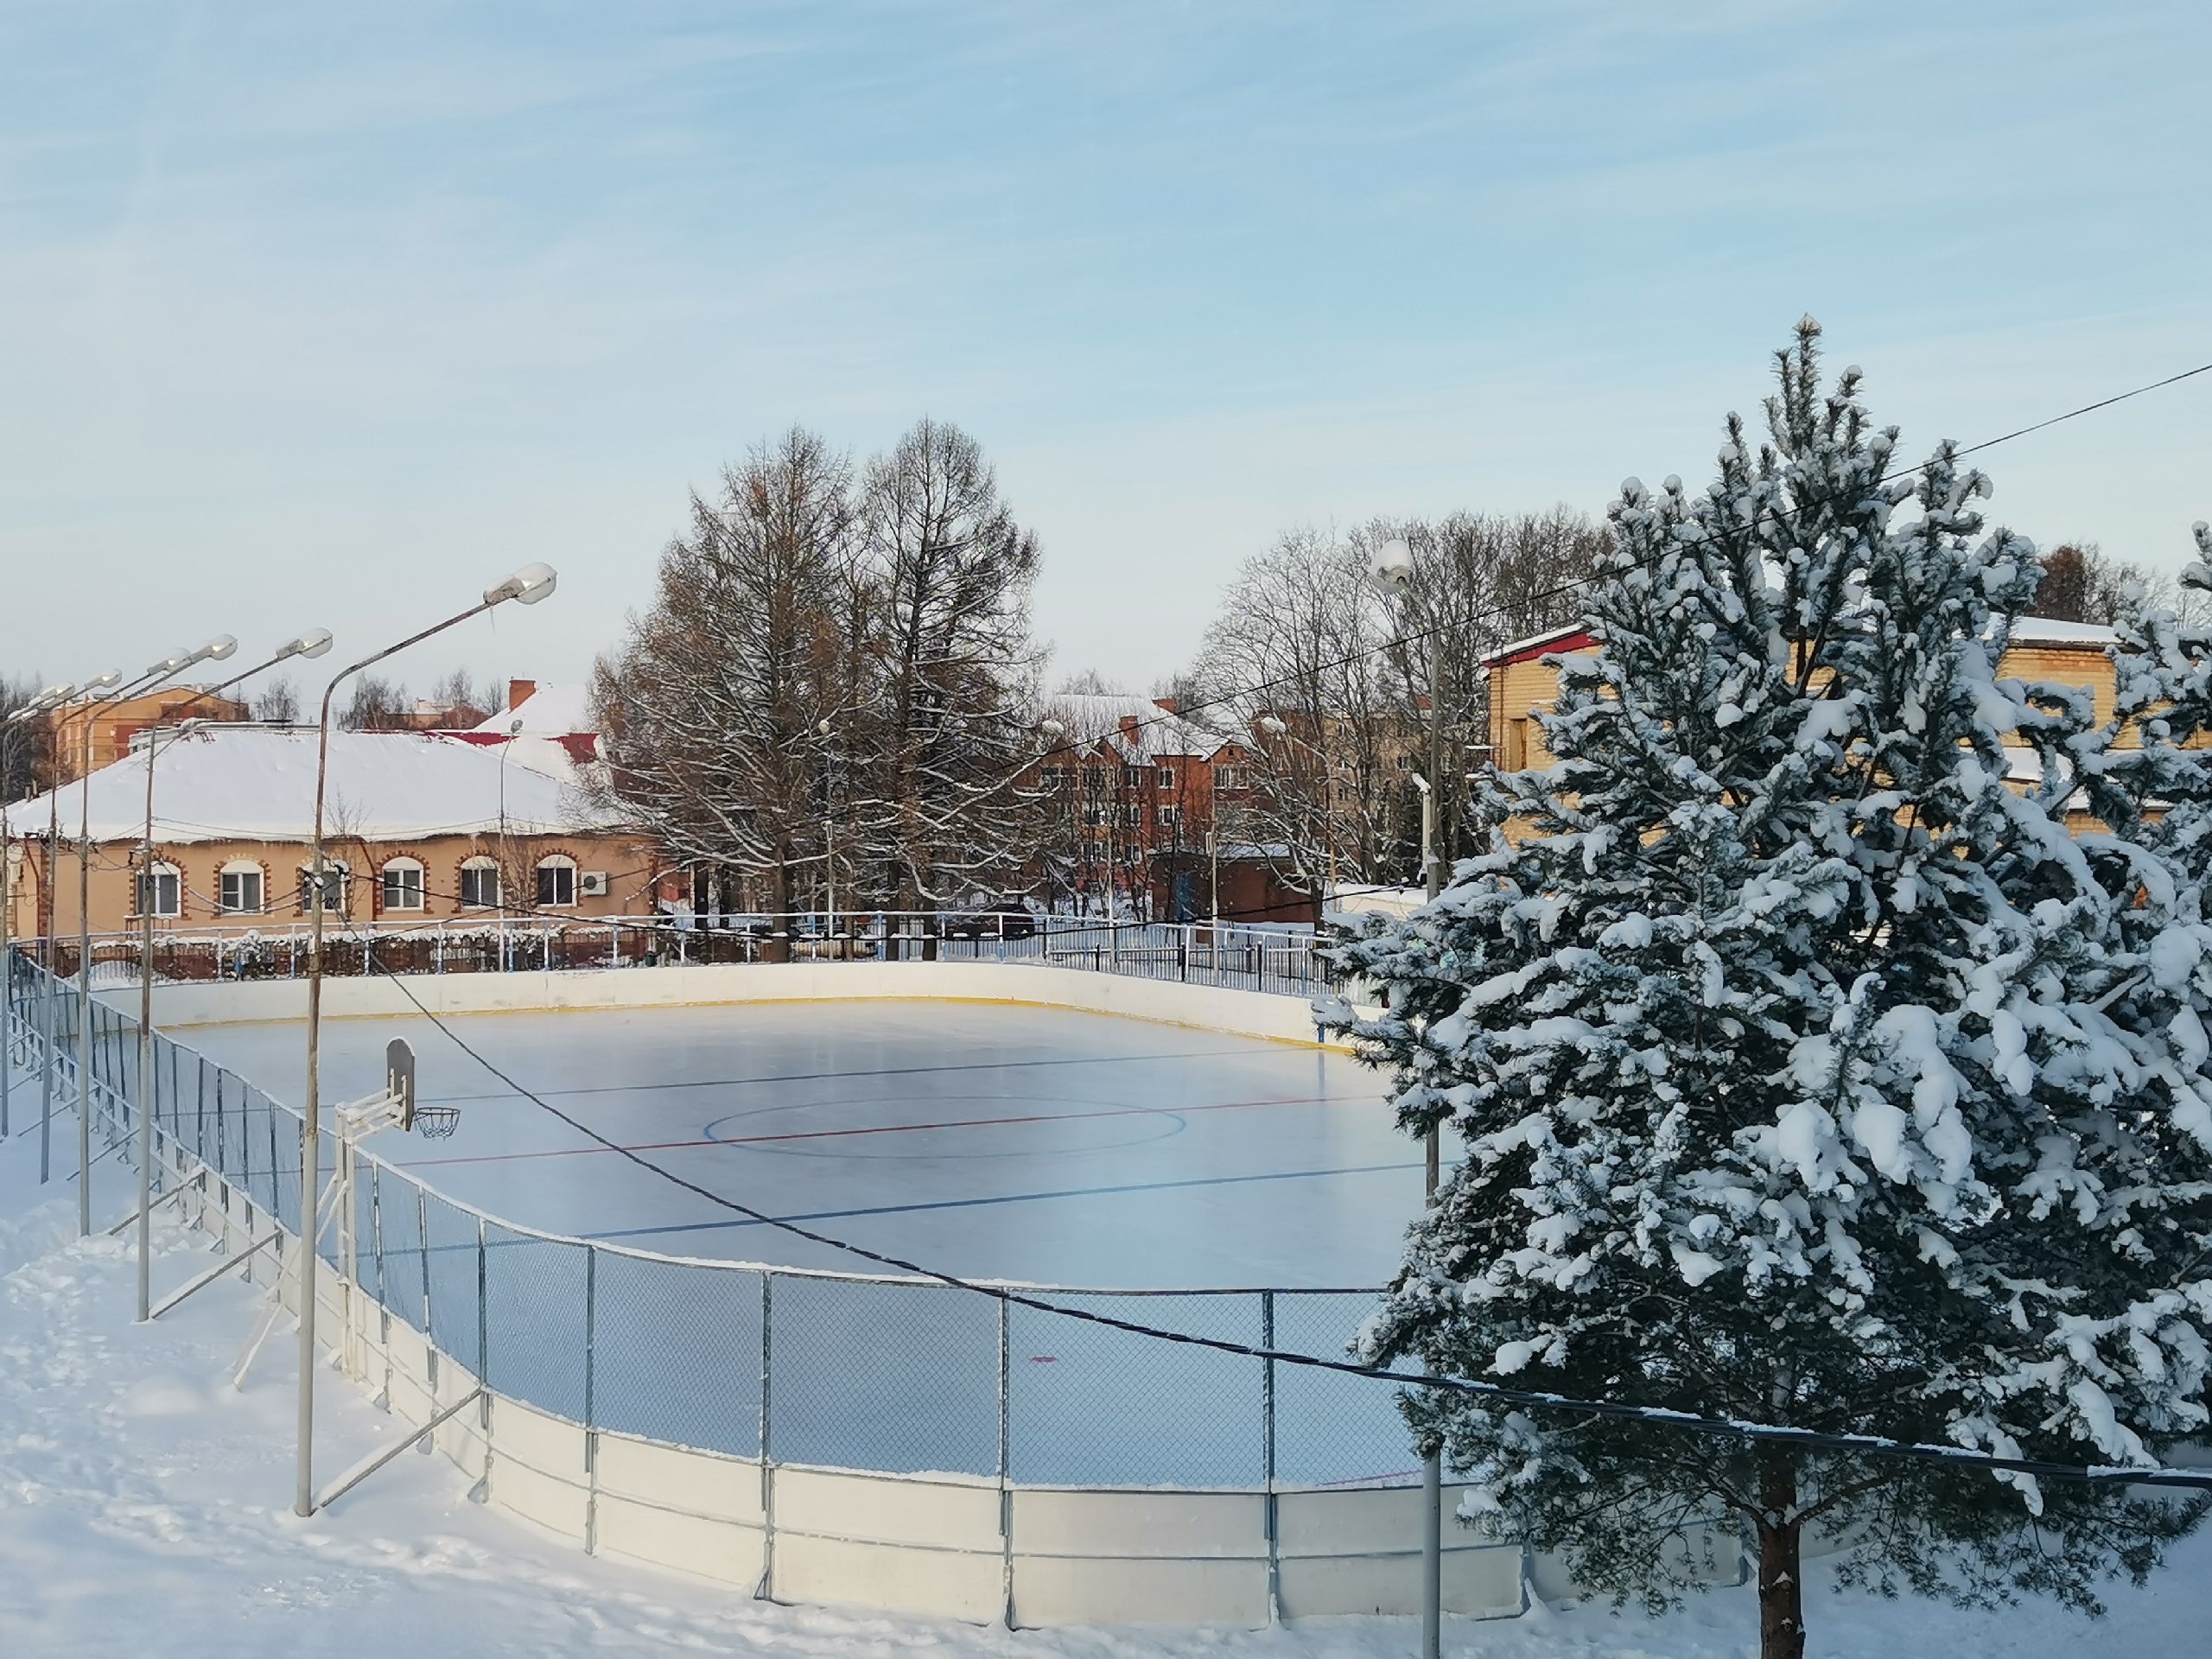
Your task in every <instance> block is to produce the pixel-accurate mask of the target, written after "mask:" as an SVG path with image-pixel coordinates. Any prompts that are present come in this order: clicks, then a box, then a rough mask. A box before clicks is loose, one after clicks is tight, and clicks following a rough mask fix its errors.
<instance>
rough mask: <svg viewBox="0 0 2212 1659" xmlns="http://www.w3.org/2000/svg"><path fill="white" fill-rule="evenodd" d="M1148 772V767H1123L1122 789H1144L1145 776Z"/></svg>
mask: <svg viewBox="0 0 2212 1659" xmlns="http://www.w3.org/2000/svg"><path fill="white" fill-rule="evenodd" d="M1148 770H1150V768H1148V767H1146V766H1123V767H1122V788H1124V789H1142V788H1143V787H1144V775H1145V773H1146V772H1147V771H1148Z"/></svg>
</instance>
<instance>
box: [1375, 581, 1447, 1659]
mask: <svg viewBox="0 0 2212 1659" xmlns="http://www.w3.org/2000/svg"><path fill="white" fill-rule="evenodd" d="M1374 575H1375V580H1376V585H1377V586H1379V587H1380V588H1382V589H1383V591H1384V592H1385V593H1387V594H1389V595H1390V596H1391V597H1392V598H1393V599H1394V600H1395V601H1397V602H1398V607H1399V608H1398V615H1399V620H1400V621H1401V623H1402V622H1403V621H1404V620H1405V619H1406V617H1407V614H1408V610H1409V609H1410V607H1409V606H1408V604H1407V602H1406V601H1408V599H1409V598H1410V597H1411V595H1412V593H1413V586H1414V550H1413V549H1412V548H1411V547H1409V546H1408V545H1407V544H1406V543H1405V542H1404V541H1402V539H1400V538H1398V537H1391V538H1390V539H1389V541H1387V542H1385V543H1383V545H1382V546H1381V547H1379V548H1377V549H1376V554H1375V566H1374ZM1443 672H1444V636H1443V632H1442V631H1441V630H1440V629H1438V628H1435V627H1431V628H1430V630H1429V632H1428V772H1427V776H1425V777H1424V776H1422V775H1421V774H1420V773H1418V772H1416V773H1415V774H1414V787H1415V788H1416V789H1418V790H1419V791H1421V886H1422V887H1423V889H1424V890H1425V891H1426V893H1427V896H1428V897H1429V898H1430V899H1434V898H1435V897H1436V895H1437V894H1438V893H1441V892H1442V891H1443V890H1444V867H1443V863H1442V861H1440V858H1439V857H1438V855H1437V849H1436V791H1437V789H1438V788H1439V786H1440V785H1441V783H1442V781H1443V779H1442V775H1441V774H1442V769H1443V750H1444V699H1443V697H1442V696H1441V695H1440V693H1441V690H1442V685H1443ZM1439 1141H1440V1135H1439V1130H1438V1126H1436V1125H1434V1124H1431V1125H1430V1126H1429V1130H1428V1135H1427V1141H1426V1143H1425V1145H1424V1146H1423V1147H1422V1164H1423V1167H1424V1192H1425V1193H1426V1196H1427V1199H1428V1201H1429V1202H1430V1203H1432V1204H1433V1203H1434V1202H1435V1199H1436V1185H1437V1176H1438V1164H1439V1160H1440V1147H1439ZM1421 1503H1422V1508H1423V1510H1424V1516H1423V1525H1422V1528H1421V1659H1437V1656H1438V1653H1439V1652H1440V1649H1441V1647H1442V1644H1443V1629H1442V1625H1443V1606H1444V1455H1443V1452H1442V1450H1441V1449H1438V1450H1436V1451H1433V1452H1429V1453H1428V1455H1427V1456H1426V1457H1425V1458H1423V1459H1421Z"/></svg>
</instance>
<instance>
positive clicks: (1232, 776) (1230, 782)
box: [1213, 766, 1244, 790]
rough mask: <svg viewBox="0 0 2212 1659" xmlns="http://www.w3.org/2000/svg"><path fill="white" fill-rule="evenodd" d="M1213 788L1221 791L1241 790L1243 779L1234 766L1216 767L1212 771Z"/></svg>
mask: <svg viewBox="0 0 2212 1659" xmlns="http://www.w3.org/2000/svg"><path fill="white" fill-rule="evenodd" d="M1213 786H1214V787H1215V788H1216V789H1222V790H1229V789H1242V788H1243V787H1244V779H1243V776H1242V775H1241V774H1240V773H1239V772H1237V770H1236V767H1235V766H1216V767H1215V768H1214V769H1213Z"/></svg>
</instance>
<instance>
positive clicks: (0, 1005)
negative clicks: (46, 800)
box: [0, 685, 77, 1141]
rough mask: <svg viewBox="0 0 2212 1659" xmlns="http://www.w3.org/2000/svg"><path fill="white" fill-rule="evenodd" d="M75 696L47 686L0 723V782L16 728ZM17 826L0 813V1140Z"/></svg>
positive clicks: (7, 1083)
mask: <svg viewBox="0 0 2212 1659" xmlns="http://www.w3.org/2000/svg"><path fill="white" fill-rule="evenodd" d="M76 695H77V688H76V687H75V686H73V685H49V686H48V687H47V688H46V690H43V691H41V692H40V693H39V694H38V696H35V697H33V698H32V699H31V700H30V701H29V702H27V703H25V704H24V705H23V706H22V708H20V709H16V710H15V711H13V712H12V713H11V714H10V715H9V716H8V718H7V719H6V721H0V779H5V778H6V776H7V755H8V752H9V751H10V749H11V748H13V747H15V738H16V733H17V730H18V729H19V728H26V727H27V726H28V724H29V722H30V721H34V720H36V719H37V718H38V717H39V716H41V715H43V714H45V713H46V712H47V710H48V709H54V708H58V707H60V705H61V704H62V703H64V702H67V701H68V700H69V699H70V698H71V697H73V696H76ZM15 910H16V826H15V824H14V823H12V822H9V821H8V820H7V819H6V816H5V813H4V811H3V810H0V1141H5V1140H6V1139H7V1138H8V1135H9V1127H10V1125H9V1112H10V1098H9V1097H10V1092H11V1090H12V1088H13V1080H14V1077H15V1071H16V957H15V946H14V944H13V937H12V936H13V934H14V931H15Z"/></svg>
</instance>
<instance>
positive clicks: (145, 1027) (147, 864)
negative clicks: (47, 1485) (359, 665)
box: [138, 628, 330, 1325]
mask: <svg viewBox="0 0 2212 1659" xmlns="http://www.w3.org/2000/svg"><path fill="white" fill-rule="evenodd" d="M236 648H237V646H236V642H235V641H233V642H232V650H235V649H236ZM329 649H330V630H329V629H327V628H315V629H313V630H311V631H310V632H306V633H303V634H302V635H301V636H300V637H299V638H298V639H288V640H286V641H285V642H284V644H283V645H280V646H279V647H277V654H276V655H275V656H273V657H271V658H270V659H269V660H268V661H267V662H265V663H257V664H255V665H254V666H253V667H251V668H249V669H248V670H246V671H245V673H243V674H233V675H232V677H230V678H229V679H227V680H225V681H224V682H223V683H221V684H220V685H213V686H209V687H208V688H207V690H203V691H195V692H194V693H193V694H192V696H188V697H187V698H186V699H185V700H184V701H183V702H180V703H178V704H177V705H175V708H173V709H169V710H168V714H169V715H175V714H177V713H178V712H179V711H180V710H181V709H189V708H190V707H192V705H193V704H194V703H195V702H207V701H208V700H209V699H210V698H213V697H217V696H221V695H222V694H223V693H224V692H226V691H227V690H230V689H231V688H232V686H235V685H240V684H243V683H245V681H247V680H250V679H251V678H252V677H254V676H255V675H257V674H259V673H262V672H264V671H266V670H268V669H272V668H274V667H276V666H277V664H279V663H285V662H289V661H290V660H291V659H292V658H295V657H305V658H315V657H320V656H321V655H322V654H323V653H324V652H327V651H328V650H329ZM212 654H213V653H211V655H212ZM222 655H223V656H225V657H227V656H229V655H230V652H228V651H226V652H223V653H222ZM197 724H198V722H197V721H182V722H181V723H180V724H179V725H178V727H177V729H176V731H175V734H173V735H172V737H171V739H170V741H172V742H174V741H175V739H176V738H179V737H181V736H183V735H184V734H185V733H186V732H188V731H190V730H191V729H193V728H194V726H196V725H197ZM161 747H162V740H161V735H160V734H159V733H158V732H153V731H149V732H148V733H147V734H146V824H145V833H144V834H143V836H140V837H139V842H138V1323H139V1324H141V1325H143V1324H144V1323H145V1322H146V1320H147V1319H148V1318H149V1313H148V1312H147V1310H148V1308H149V1306H151V1303H152V1276H153V1235H154V1213H153V1196H154V1187H153V1179H154V1178H153V1169H154V1082H153V1078H154V907H155V899H156V894H157V893H159V891H160V883H159V882H158V881H156V880H155V875H154V755H155V752H156V750H158V749H160V748H161ZM179 885H180V887H181V883H180V884H179ZM182 897H183V894H182V893H181V892H180V893H179V894H178V898H179V899H180V900H181V899H182ZM178 908H179V909H180V910H181V909H182V908H183V906H182V904H181V902H180V904H179V906H178Z"/></svg>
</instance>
